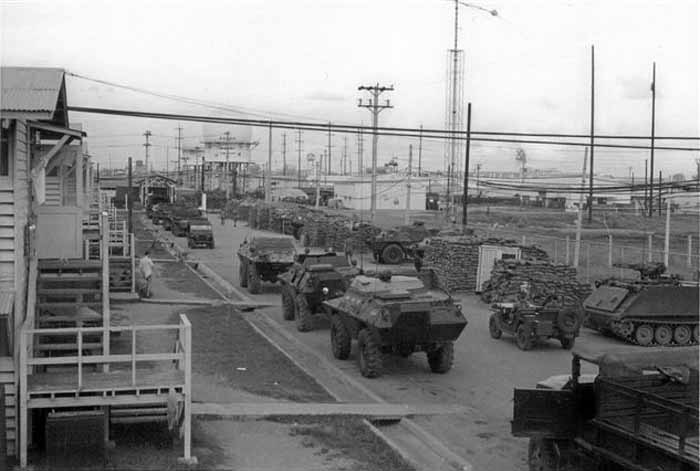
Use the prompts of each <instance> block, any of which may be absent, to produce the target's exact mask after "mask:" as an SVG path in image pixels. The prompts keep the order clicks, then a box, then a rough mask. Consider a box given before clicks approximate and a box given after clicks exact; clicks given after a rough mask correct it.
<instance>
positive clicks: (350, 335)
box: [323, 272, 467, 378]
mask: <svg viewBox="0 0 700 471" xmlns="http://www.w3.org/2000/svg"><path fill="white" fill-rule="evenodd" d="M323 305H324V308H325V309H326V310H327V312H328V313H329V315H330V317H331V348H332V351H333V356H334V357H336V358H338V359H340V360H345V359H347V358H349V356H350V348H351V342H352V339H357V346H358V361H359V364H360V372H361V373H362V375H363V376H365V377H368V378H375V377H378V376H380V375H381V374H382V363H383V354H385V353H393V354H398V355H401V356H403V357H408V356H410V355H411V354H413V353H415V352H420V351H423V352H425V353H426V354H427V357H428V364H429V366H430V369H431V370H432V371H433V372H434V373H446V372H447V371H449V370H450V368H452V363H453V360H454V345H453V342H454V341H455V340H457V338H458V337H459V335H460V334H461V333H462V331H463V330H464V327H465V326H466V325H467V320H466V318H465V317H464V315H463V314H462V311H461V307H460V306H459V305H457V304H455V303H454V301H453V299H452V297H450V295H449V294H448V293H447V292H445V291H443V290H441V289H439V288H435V287H432V286H431V285H430V282H429V278H427V277H410V276H392V275H391V273H387V272H383V273H381V274H379V275H378V277H377V278H371V277H368V276H365V275H359V276H357V277H355V278H354V279H353V280H352V282H351V283H350V286H349V287H348V289H347V290H346V291H345V294H344V295H343V296H342V297H339V298H335V299H331V300H328V301H324V302H323Z"/></svg>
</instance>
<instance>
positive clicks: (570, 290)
mask: <svg viewBox="0 0 700 471" xmlns="http://www.w3.org/2000/svg"><path fill="white" fill-rule="evenodd" d="M524 282H528V283H529V284H530V293H531V294H532V295H533V296H538V297H541V298H545V297H547V296H562V297H563V298H564V305H572V304H576V303H580V302H582V301H583V300H584V299H585V298H586V297H587V296H588V295H589V294H590V293H591V287H590V285H588V284H585V283H581V282H579V281H578V279H577V278H576V269H575V268H574V267H570V266H568V265H562V264H555V263H552V262H549V261H535V260H498V261H496V264H495V265H494V267H493V271H492V272H491V279H490V280H488V281H487V282H486V284H485V285H484V289H483V291H482V292H481V299H482V300H483V301H484V302H487V303H493V302H499V301H507V300H511V299H513V298H515V297H516V296H517V295H518V292H519V291H520V286H521V285H522V284H523V283H524Z"/></svg>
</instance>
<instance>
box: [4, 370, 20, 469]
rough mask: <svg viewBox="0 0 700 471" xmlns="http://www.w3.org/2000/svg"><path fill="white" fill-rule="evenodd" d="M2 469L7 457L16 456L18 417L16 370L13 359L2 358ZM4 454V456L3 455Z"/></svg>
mask: <svg viewBox="0 0 700 471" xmlns="http://www.w3.org/2000/svg"><path fill="white" fill-rule="evenodd" d="M0 388H1V389H2V393H0V397H2V398H3V399H4V402H3V403H2V404H0V468H2V465H3V459H4V458H5V456H15V453H16V450H17V447H16V437H17V415H16V410H15V403H16V391H15V368H14V363H13V361H12V357H0ZM3 453H4V454H3Z"/></svg>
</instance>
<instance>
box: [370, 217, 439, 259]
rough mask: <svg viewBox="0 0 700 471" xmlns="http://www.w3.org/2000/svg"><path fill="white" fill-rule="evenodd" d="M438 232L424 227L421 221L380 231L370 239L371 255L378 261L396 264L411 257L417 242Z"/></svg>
mask: <svg viewBox="0 0 700 471" xmlns="http://www.w3.org/2000/svg"><path fill="white" fill-rule="evenodd" d="M438 232H439V230H437V229H428V228H426V227H425V223H423V222H422V221H415V222H414V223H413V224H411V225H408V226H398V227H395V228H393V229H390V230H386V231H381V232H380V233H379V234H377V235H376V236H375V237H374V239H373V240H372V241H371V246H372V256H373V257H374V260H376V261H377V262H378V263H387V264H390V265H398V264H400V263H401V262H403V261H404V260H405V259H406V258H407V257H413V255H414V252H413V250H414V248H415V247H416V245H417V244H418V243H420V242H422V241H424V240H425V239H426V238H428V237H432V236H435V235H437V234H438Z"/></svg>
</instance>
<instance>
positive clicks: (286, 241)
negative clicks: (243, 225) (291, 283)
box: [237, 233, 296, 294]
mask: <svg viewBox="0 0 700 471" xmlns="http://www.w3.org/2000/svg"><path fill="white" fill-rule="evenodd" d="M295 254H296V249H295V247H294V239H293V238H291V237H289V236H285V235H278V234H257V233H252V234H251V235H250V236H248V237H247V238H246V239H245V240H244V241H243V243H242V244H241V246H240V247H239V249H238V252H237V255H238V260H239V272H238V273H239V281H240V285H241V287H242V288H245V287H247V288H248V291H250V293H252V294H258V293H260V291H261V290H262V282H263V281H269V282H272V283H274V282H277V281H278V278H277V277H278V276H279V275H280V274H282V273H284V272H286V271H287V270H288V269H289V268H290V267H291V266H292V264H293V263H294V256H295Z"/></svg>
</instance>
